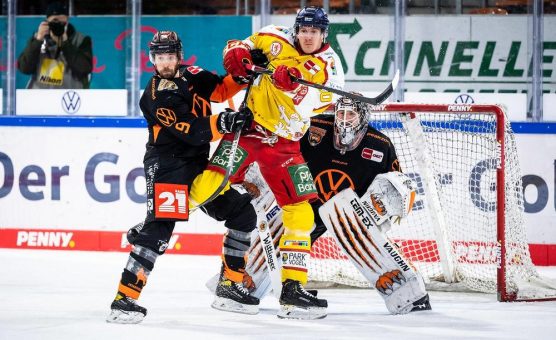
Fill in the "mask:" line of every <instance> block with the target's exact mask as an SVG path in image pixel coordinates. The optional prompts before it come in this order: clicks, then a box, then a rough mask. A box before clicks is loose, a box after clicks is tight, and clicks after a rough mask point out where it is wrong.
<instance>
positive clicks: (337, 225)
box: [319, 189, 427, 314]
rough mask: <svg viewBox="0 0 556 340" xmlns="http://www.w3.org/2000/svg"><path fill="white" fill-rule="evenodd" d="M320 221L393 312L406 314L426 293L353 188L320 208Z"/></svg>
mask: <svg viewBox="0 0 556 340" xmlns="http://www.w3.org/2000/svg"><path fill="white" fill-rule="evenodd" d="M319 215H320V217H321V218H322V221H323V222H324V224H325V225H326V227H327V228H328V230H329V231H330V233H331V234H332V235H333V236H334V238H335V239H336V242H337V244H338V246H339V247H340V248H342V250H343V251H344V253H345V254H346V255H347V256H348V257H349V259H350V261H351V262H352V263H353V264H354V265H355V267H356V268H357V269H358V270H359V271H360V272H361V274H363V276H364V277H365V278H366V279H367V280H369V282H370V283H371V284H372V285H373V286H374V287H375V288H376V289H377V291H378V292H379V295H380V296H381V297H382V298H383V299H384V302H385V303H386V308H387V309H388V311H389V312H390V313H392V314H405V313H409V312H410V311H411V310H412V309H413V307H414V306H413V303H414V302H416V301H419V300H420V299H422V298H423V297H425V296H426V295H427V292H426V290H425V285H424V282H423V279H422V278H421V276H420V275H419V274H418V273H416V272H415V270H414V269H413V267H412V266H411V264H410V263H409V262H408V261H407V260H406V259H404V258H403V256H402V255H401V254H399V252H398V250H397V248H396V246H394V245H393V244H392V243H391V242H390V241H389V240H388V239H387V238H386V237H385V236H384V235H383V234H382V233H381V232H380V231H379V229H378V226H377V224H376V220H377V219H376V218H375V216H374V215H372V214H371V213H370V212H369V211H368V210H367V209H366V207H365V206H364V205H363V203H362V202H361V201H360V200H359V198H358V197H357V195H356V194H355V192H354V191H353V190H352V189H345V190H343V191H342V192H340V193H339V194H337V195H336V196H334V197H333V198H332V199H330V200H329V201H328V202H326V203H325V204H324V205H323V206H322V207H321V208H320V209H319Z"/></svg>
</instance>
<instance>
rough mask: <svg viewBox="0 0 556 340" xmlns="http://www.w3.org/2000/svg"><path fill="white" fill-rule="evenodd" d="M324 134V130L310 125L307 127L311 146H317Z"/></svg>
mask: <svg viewBox="0 0 556 340" xmlns="http://www.w3.org/2000/svg"><path fill="white" fill-rule="evenodd" d="M324 135H326V130H325V129H321V128H318V127H316V126H311V127H310V128H309V144H311V146H317V145H319V144H320V142H322V137H324Z"/></svg>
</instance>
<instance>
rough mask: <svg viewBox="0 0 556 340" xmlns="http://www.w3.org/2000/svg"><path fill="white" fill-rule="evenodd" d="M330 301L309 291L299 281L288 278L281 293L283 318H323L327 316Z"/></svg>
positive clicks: (281, 316)
mask: <svg viewBox="0 0 556 340" xmlns="http://www.w3.org/2000/svg"><path fill="white" fill-rule="evenodd" d="M327 307H328V302H327V301H326V300H324V299H318V298H317V297H316V296H315V295H313V294H311V293H309V292H307V291H306V290H305V288H303V286H302V285H301V283H300V282H299V281H294V280H286V281H285V282H284V283H283V284H282V294H281V295H280V311H279V312H278V317H279V318H281V319H306V320H312V319H322V318H324V317H326V308H327Z"/></svg>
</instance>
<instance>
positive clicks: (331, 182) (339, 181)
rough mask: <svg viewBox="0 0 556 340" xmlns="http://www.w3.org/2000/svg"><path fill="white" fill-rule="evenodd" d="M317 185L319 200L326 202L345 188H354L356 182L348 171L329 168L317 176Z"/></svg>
mask: <svg viewBox="0 0 556 340" xmlns="http://www.w3.org/2000/svg"><path fill="white" fill-rule="evenodd" d="M315 187H316V188H317V191H318V194H319V200H320V201H321V202H322V203H326V202H327V201H328V200H329V199H330V198H331V197H333V196H334V195H336V194H337V193H339V192H340V191H342V190H344V189H345V188H352V189H354V188H355V184H353V180H352V179H351V177H350V176H349V174H347V173H346V172H344V171H342V170H339V169H328V170H324V171H322V172H320V173H319V174H318V175H317V176H316V177H315Z"/></svg>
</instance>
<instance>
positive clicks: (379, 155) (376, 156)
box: [361, 148, 384, 163]
mask: <svg viewBox="0 0 556 340" xmlns="http://www.w3.org/2000/svg"><path fill="white" fill-rule="evenodd" d="M361 157H363V158H365V159H368V160H371V161H373V162H378V163H380V162H382V159H383V158H384V153H383V152H381V151H377V150H373V149H369V148H363V151H361Z"/></svg>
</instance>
